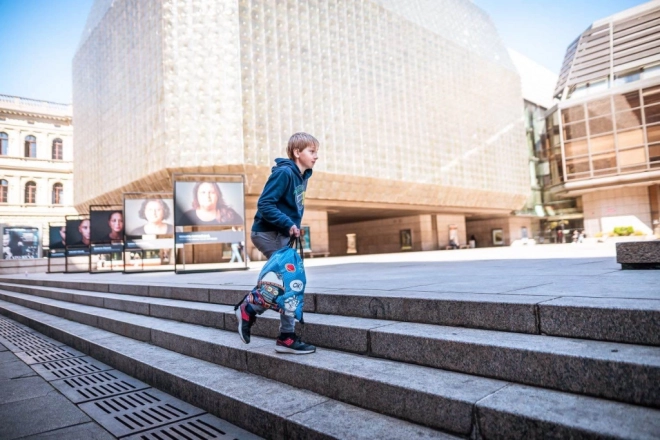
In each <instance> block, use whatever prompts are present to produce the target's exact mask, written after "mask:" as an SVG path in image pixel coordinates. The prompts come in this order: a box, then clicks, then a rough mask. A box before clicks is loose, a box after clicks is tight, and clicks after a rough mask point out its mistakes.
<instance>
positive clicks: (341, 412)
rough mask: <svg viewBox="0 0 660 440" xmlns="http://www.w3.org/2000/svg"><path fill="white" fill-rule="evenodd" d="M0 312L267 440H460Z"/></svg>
mask: <svg viewBox="0 0 660 440" xmlns="http://www.w3.org/2000/svg"><path fill="white" fill-rule="evenodd" d="M0 311H1V312H2V314H3V315H5V316H7V317H9V318H11V319H13V320H15V321H18V322H20V323H22V324H24V325H27V326H29V327H32V328H34V329H38V330H39V331H40V332H42V333H44V334H46V335H50V337H53V338H54V339H57V340H62V341H63V342H64V343H66V344H67V345H70V346H72V347H74V348H75V349H77V350H79V351H81V352H83V353H86V354H89V355H90V356H92V357H94V358H95V359H98V360H99V361H101V362H103V363H105V364H107V365H109V366H111V367H114V368H116V369H117V370H120V371H122V372H124V373H126V374H129V375H130V376H132V377H135V378H137V379H139V380H142V381H144V382H146V383H148V384H150V385H151V386H153V387H154V388H157V389H160V390H162V391H165V392H167V393H169V394H171V395H173V396H175V397H177V398H179V399H181V400H184V401H186V402H187V403H189V404H192V405H194V406H197V407H199V408H202V409H203V410H206V411H208V412H209V413H212V414H215V415H218V416H219V417H222V418H224V419H225V420H227V421H230V422H231V423H234V424H235V425H238V426H241V427H242V428H243V429H245V430H247V431H250V432H252V433H254V434H257V435H260V436H263V437H265V438H275V439H292V438H356V439H373V438H385V439H400V438H419V439H446V440H450V439H454V440H456V439H458V437H455V436H453V435H450V434H447V433H443V432H440V431H437V430H433V429H431V428H428V427H424V426H420V425H417V424H413V423H410V422H406V421H403V420H399V419H396V418H393V417H388V416H385V415H382V414H378V413H375V412H373V411H368V410H365V409H361V408H358V407H355V406H353V405H348V404H345V403H342V402H338V401H336V400H333V399H329V398H327V397H325V396H321V395H319V394H316V393H313V392H310V391H306V390H301V389H298V388H295V387H292V386H289V385H286V384H283V383H279V382H276V381H273V380H271V379H266V378H263V377H259V376H256V375H254V374H250V373H249V372H245V371H237V370H233V369H231V368H227V367H223V366H220V365H217V364H214V363H211V362H207V361H203V360H199V359H195V358H192V357H189V356H185V355H182V354H179V353H175V352H172V351H169V350H166V349H163V348H159V347H156V346H154V345H151V344H148V343H145V342H140V341H136V340H134V339H131V338H127V337H124V336H119V335H116V334H113V333H111V332H108V331H105V330H100V329H97V328H94V327H90V326H88V325H84V324H80V323H75V322H71V321H68V320H66V319H63V318H58V317H55V316H51V315H48V314H45V313H43V312H38V311H35V310H30V309H26V308H24V307H21V306H17V305H9V304H7V303H5V302H0ZM336 421H341V423H336ZM181 438H186V437H181Z"/></svg>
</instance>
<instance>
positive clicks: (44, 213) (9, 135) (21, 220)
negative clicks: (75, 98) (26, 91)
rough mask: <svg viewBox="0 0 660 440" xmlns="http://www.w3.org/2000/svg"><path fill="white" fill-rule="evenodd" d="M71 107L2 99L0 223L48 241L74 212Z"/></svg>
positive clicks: (50, 103)
mask: <svg viewBox="0 0 660 440" xmlns="http://www.w3.org/2000/svg"><path fill="white" fill-rule="evenodd" d="M72 136H73V128H72V125H71V106H70V105H64V104H56V103H52V102H46V101H36V100H32V99H26V98H19V97H15V96H7V95H0V224H2V225H3V226H29V227H37V228H39V229H40V230H41V237H46V241H47V237H48V223H49V222H64V216H65V215H70V214H76V210H75V209H74V208H73V145H72V143H73V142H72Z"/></svg>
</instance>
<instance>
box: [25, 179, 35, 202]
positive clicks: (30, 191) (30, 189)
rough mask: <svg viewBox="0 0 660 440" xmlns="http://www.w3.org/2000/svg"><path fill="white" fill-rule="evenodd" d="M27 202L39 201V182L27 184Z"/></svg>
mask: <svg viewBox="0 0 660 440" xmlns="http://www.w3.org/2000/svg"><path fill="white" fill-rule="evenodd" d="M25 203H37V184H36V183H34V182H28V183H26V184H25Z"/></svg>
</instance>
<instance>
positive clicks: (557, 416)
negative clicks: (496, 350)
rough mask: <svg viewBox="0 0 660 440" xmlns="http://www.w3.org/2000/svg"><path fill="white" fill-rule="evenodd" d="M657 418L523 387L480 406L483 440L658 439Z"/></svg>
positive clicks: (655, 414) (613, 404)
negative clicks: (496, 439)
mask: <svg viewBox="0 0 660 440" xmlns="http://www.w3.org/2000/svg"><path fill="white" fill-rule="evenodd" d="M658 415H659V412H658V411H657V410H654V409H650V408H643V407H639V406H634V405H627V404H625V403H618V402H608V401H605V400H601V399H595V398H591V397H586V396H576V395H574V394H568V393H561V392H558V391H551V390H543V389H539V388H532V387H527V386H522V385H510V386H508V387H506V388H503V389H501V390H500V391H498V392H496V393H494V394H492V395H490V396H488V397H486V398H485V399H483V400H482V401H480V402H479V403H477V423H478V425H479V433H480V434H481V436H482V438H484V439H495V438H507V439H521V440H526V439H541V438H557V439H560V438H575V439H577V438H580V439H603V438H618V439H636V440H640V439H657V438H658V433H660V417H659V416H658Z"/></svg>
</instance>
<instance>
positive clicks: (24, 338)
mask: <svg viewBox="0 0 660 440" xmlns="http://www.w3.org/2000/svg"><path fill="white" fill-rule="evenodd" d="M0 337H1V338H2V339H3V344H4V345H6V346H7V348H9V349H10V350H12V351H28V350H37V349H44V348H57V347H58V345H57V344H56V343H53V342H51V341H50V340H48V339H45V338H40V337H39V336H36V335H35V334H33V333H30V332H27V331H25V330H22V329H15V330H13V331H6V332H3V334H0Z"/></svg>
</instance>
